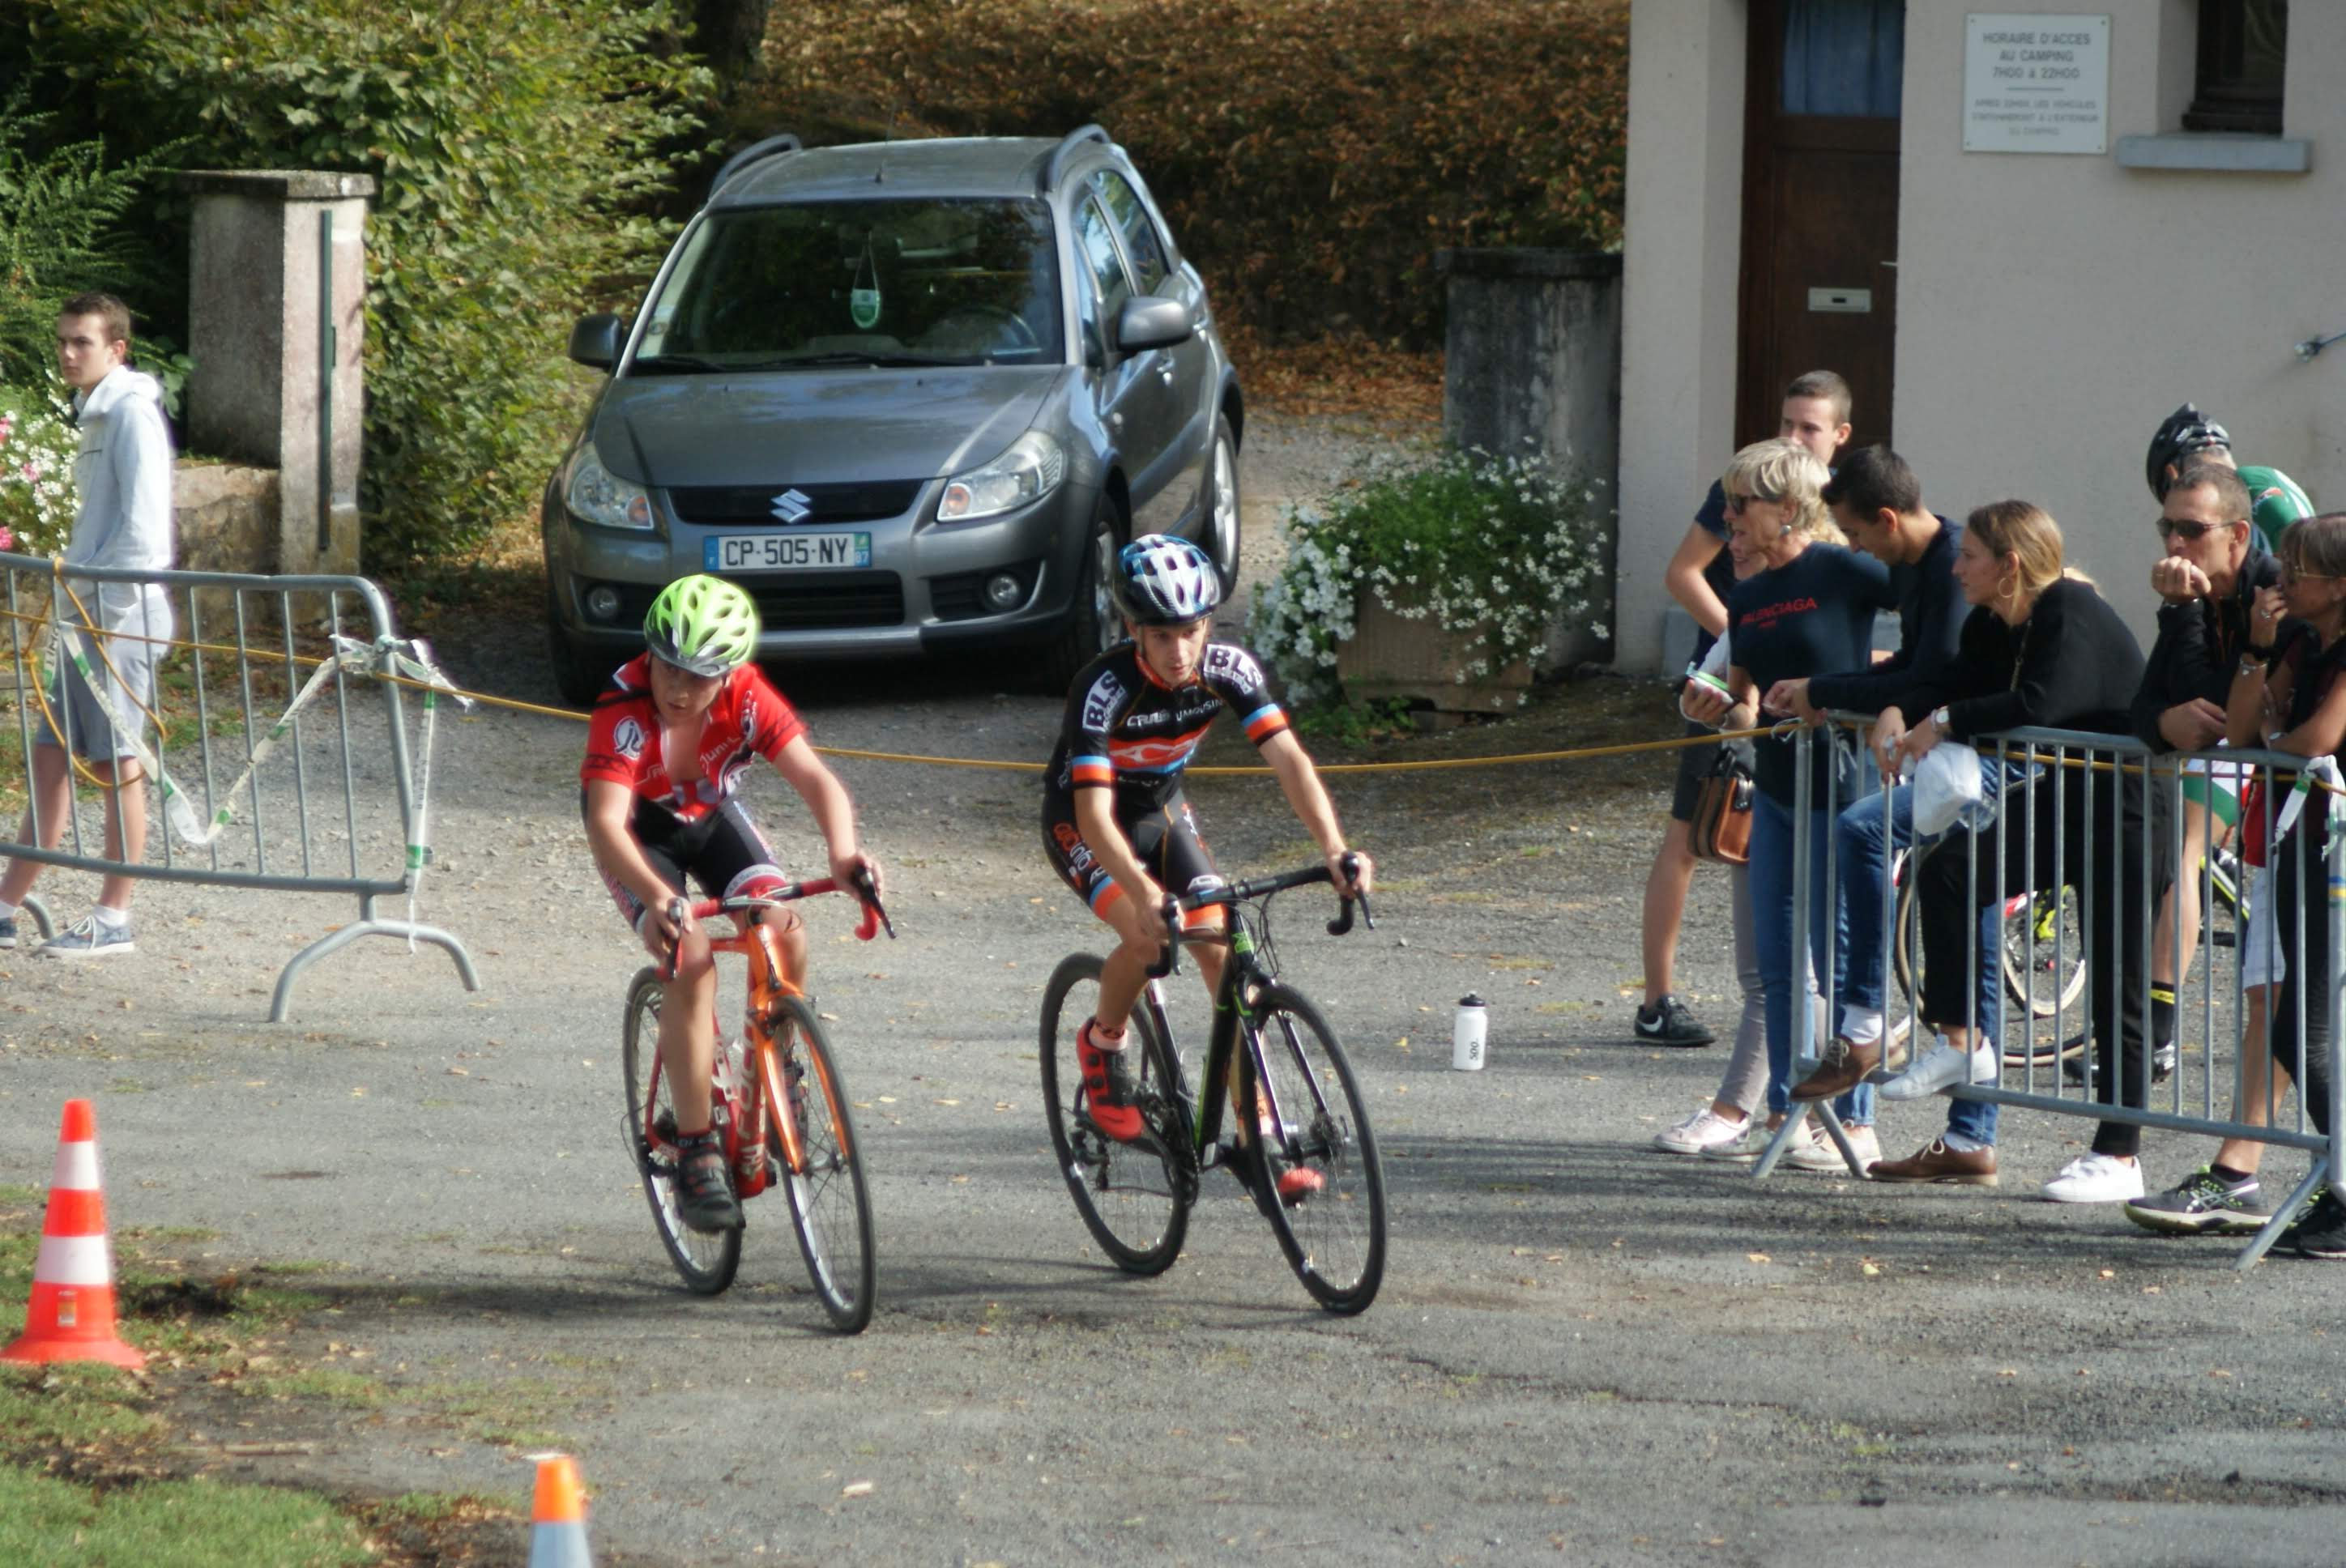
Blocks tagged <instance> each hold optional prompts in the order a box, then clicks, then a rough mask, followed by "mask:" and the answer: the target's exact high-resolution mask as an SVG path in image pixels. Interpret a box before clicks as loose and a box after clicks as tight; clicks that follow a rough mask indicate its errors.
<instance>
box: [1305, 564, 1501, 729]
mask: <svg viewBox="0 0 2346 1568" xmlns="http://www.w3.org/2000/svg"><path fill="white" fill-rule="evenodd" d="M1352 622H1353V630H1352V640H1351V641H1350V642H1347V643H1345V644H1343V645H1342V646H1341V647H1339V648H1338V649H1337V650H1336V677H1337V678H1338V679H1339V680H1341V681H1342V682H1343V683H1344V696H1345V697H1346V699H1347V700H1348V701H1352V702H1380V701H1388V700H1391V699H1392V698H1394V697H1401V698H1404V699H1415V700H1418V701H1423V702H1426V703H1429V704H1431V705H1432V706H1433V708H1434V709H1435V710H1436V711H1437V712H1442V713H1512V712H1513V711H1515V707H1516V705H1517V703H1518V702H1519V701H1520V700H1521V699H1522V697H1523V694H1524V693H1525V691H1527V690H1529V689H1530V688H1531V684H1532V667H1531V665H1530V663H1529V662H1528V661H1518V662H1516V663H1515V664H1511V665H1508V666H1506V667H1504V668H1501V669H1496V670H1494V671H1492V672H1491V673H1490V674H1489V675H1484V676H1475V675H1466V674H1464V671H1465V669H1466V667H1467V666H1468V665H1469V664H1472V663H1473V662H1474V653H1473V652H1472V651H1471V650H1470V648H1469V646H1468V645H1469V644H1471V643H1472V641H1473V636H1472V635H1471V634H1467V633H1460V632H1451V631H1445V630H1443V626H1442V624H1441V623H1440V622H1439V621H1437V620H1435V619H1434V618H1433V616H1431V615H1428V616H1421V617H1419V618H1417V619H1414V620H1413V619H1411V618H1410V617H1408V616H1402V615H1397V614H1395V613H1394V612H1393V611H1392V610H1389V609H1387V608H1386V607H1385V606H1384V605H1383V604H1382V602H1381V601H1380V600H1379V599H1378V598H1377V596H1376V595H1374V594H1373V593H1370V592H1366V591H1363V592H1362V595H1361V596H1360V601H1359V605H1358V607H1357V608H1356V609H1355V611H1354V612H1353V616H1352Z"/></svg>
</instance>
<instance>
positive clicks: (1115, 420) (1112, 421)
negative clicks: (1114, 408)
mask: <svg viewBox="0 0 2346 1568" xmlns="http://www.w3.org/2000/svg"><path fill="white" fill-rule="evenodd" d="M1107 427H1108V429H1110V430H1114V431H1121V430H1123V429H1124V415H1122V414H1120V413H1112V414H1110V415H1108V416H1107Z"/></svg>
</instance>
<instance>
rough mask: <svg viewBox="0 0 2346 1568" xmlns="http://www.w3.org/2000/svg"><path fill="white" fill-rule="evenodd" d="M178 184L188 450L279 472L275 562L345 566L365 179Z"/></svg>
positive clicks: (286, 568) (354, 532) (309, 176)
mask: <svg viewBox="0 0 2346 1568" xmlns="http://www.w3.org/2000/svg"><path fill="white" fill-rule="evenodd" d="M179 182H180V187H181V188H182V189H184V190H186V191H188V192H189V195H190V196H192V197H193V198H194V201H195V214H194V219H195V223H194V227H195V234H194V239H193V243H192V246H191V255H190V257H189V263H190V264H189V302H188V303H189V310H188V352H189V355H190V357H192V358H193V360H194V361H195V368H194V369H193V370H192V371H191V372H189V378H188V393H187V400H188V442H189V445H190V446H191V447H193V448H195V449H196V450H198V451H199V452H203V453H210V454H212V455H215V456H219V457H226V458H230V459H234V460H237V461H240V462H245V463H259V464H260V465H262V466H265V467H269V468H274V469H276V470H277V471H278V473H279V484H278V497H279V502H280V507H279V513H280V524H279V529H278V537H277V540H276V556H275V568H276V570H278V571H280V572H283V573H300V572H354V571H356V570H357V569H358V565H359V511H358V493H359V462H360V455H361V453H362V434H363V433H362V429H361V423H360V422H361V419H362V415H363V413H364V408H365V402H364V400H365V383H364V379H363V375H362V371H361V360H360V351H361V349H362V332H363V330H364V324H365V321H366V252H365V232H366V229H365V225H366V214H367V199H368V198H370V197H372V195H373V194H374V189H375V183H374V180H373V178H372V177H370V176H367V175H363V174H325V173H319V172H315V171H312V170H307V169H254V170H243V171H233V170H219V169H196V170H190V171H189V172H188V173H186V174H183V175H181V176H180V177H179ZM329 254H331V260H325V258H326V257H328V255H329ZM321 275H322V277H321ZM321 282H322V283H325V284H329V285H330V286H331V310H330V311H329V308H328V306H327V303H326V300H325V298H324V297H322V296H323V295H324V294H325V293H326V292H327V290H321ZM328 333H331V337H330V338H329V337H328V336H327V334H328ZM329 366H331V368H329Z"/></svg>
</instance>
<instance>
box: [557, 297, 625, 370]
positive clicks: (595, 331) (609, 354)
mask: <svg viewBox="0 0 2346 1568" xmlns="http://www.w3.org/2000/svg"><path fill="white" fill-rule="evenodd" d="M626 336H627V332H626V330H625V324H624V323H622V322H621V321H620V320H619V318H618V317H617V316H615V315H613V314H611V312H609V311H598V312H597V313H596V314H594V315H592V316H581V317H579V318H578V321H577V322H576V324H575V325H574V326H572V327H571V329H570V357H571V358H572V359H573V360H576V361H577V362H578V363H580V364H582V365H585V366H586V367H587V368H588V369H589V370H597V371H606V372H607V371H608V370H610V368H611V367H612V366H613V365H616V364H617V363H618V362H619V344H620V342H621V341H622V340H624V339H625V338H626Z"/></svg>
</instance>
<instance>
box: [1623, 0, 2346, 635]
mask: <svg viewBox="0 0 2346 1568" xmlns="http://www.w3.org/2000/svg"><path fill="white" fill-rule="evenodd" d="M2010 8H2011V9H2014V10H2019V9H2022V8H2023V7H2021V6H2018V5H2014V6H2011V7H2010ZM2063 8H2065V7H2055V6H2047V7H2046V9H2047V10H2055V9H2063ZM1965 9H1966V8H1965V7H1964V6H1961V5H1927V4H1915V3H1914V0H1909V4H1908V5H1907V7H1906V95H1905V143H1904V150H1903V155H1902V176H1901V184H1900V196H1899V239H1898V255H1899V268H1898V277H1899V304H1898V309H1899V321H1898V371H1897V375H1898V382H1897V395H1898V431H1897V443H1898V447H1899V450H1900V451H1901V452H1902V453H1904V454H1905V455H1906V456H1907V458H1908V459H1909V460H1910V461H1912V462H1913V464H1914V467H1915V471H1916V472H1917V473H1920V474H1921V475H1922V477H1923V489H1924V492H1925V494H1928V495H1929V496H1931V498H1932V501H1933V504H1934V505H1935V506H1936V507H1937V508H1938V509H1939V510H1941V511H1950V510H1953V509H1955V508H1969V507H1971V506H1974V505H1976V504H1980V503H1981V502H1984V501H1992V500H1995V499H1998V498H2000V497H2003V496H2006V495H2015V496H2021V497H2025V498H2026V499H2028V500H2032V501H2035V502H2039V503H2041V504H2044V505H2045V507H2046V508H2047V509H2048V510H2050V511H2051V512H2052V514H2053V515H2054V516H2055V517H2056V518H2058V519H2060V521H2061V524H2062V529H2063V532H2064V533H2065V535H2066V536H2067V538H2068V540H2069V545H2070V550H2069V553H2070V556H2071V559H2072V560H2073V561H2074V562H2075V563H2076V564H2077V565H2081V566H2083V567H2084V568H2085V569H2086V572H2087V573H2089V574H2090V575H2092V576H2094V577H2095V579H2096V581H2097V582H2099V583H2100V585H2101V586H2102V588H2103V591H2104V593H2105V594H2106V596H2108V597H2109V599H2110V600H2111V602H2112V603H2113V604H2115V605H2117V606H2118V607H2119V608H2120V609H2121V610H2123V611H2124V612H2125V614H2126V616H2127V621H2128V623H2129V624H2130V625H2132V626H2134V628H2135V631H2136V634H2137V636H2140V637H2142V638H2143V641H2144V647H2145V648H2146V650H2147V648H2148V646H2149V640H2150V637H2151V636H2152V633H2153V627H2152V616H2153V611H2154V609H2155V602H2154V601H2153V599H2152V597H2151V596H2150V591H2149V584H2148V577H2149V572H2150V563H2151V562H2152V560H2154V559H2155V558H2156V555H2157V536H2156V535H2155V534H2154V533H2153V531H2152V528H2151V520H2152V519H2153V518H2154V517H2156V516H2157V504H2156V503H2155V502H2154V501H2153V500H2152V499H2151V496H2150V492H2149V489H2148V488H2147V486H2146V485H2145V484H2144V482H2143V468H2142V463H2143V451H2144V449H2145V448H2146V447H2147V445H2148V444H2149V443H2150V436H2151V433H2152V432H2153V431H2154V430H2156V429H2157V425H2158V422H2159V421H2160V420H2161V419H2163V418H2165V417H2166V416H2167V414H2168V412H2170V411H2171V410H2172V409H2174V407H2175V406H2176V405H2177V404H2178V403H2179V402H2183V401H2184V400H2185V399H2186V398H2188V399H2190V400H2192V401H2193V402H2197V403H2198V404H2199V406H2200V407H2201V408H2203V409H2206V410H2208V412H2209V413H2210V414H2212V415H2213V416H2214V417H2215V418H2216V419H2218V420H2219V421H2221V422H2222V423H2224V425H2225V427H2226V428H2227V429H2228V430H2229V431H2230V433H2231V435H2232V440H2233V443H2234V446H2235V450H2236V451H2237V452H2238V453H2239V456H2240V460H2241V461H2242V462H2244V463H2266V464H2270V466H2273V467H2276V468H2279V469H2281V470H2283V471H2284V472H2286V473H2289V474H2290V475H2291V476H2292V477H2293V478H2295V479H2296V480H2297V481H2298V483H2300V484H2302V485H2304V486H2305V487H2306V489H2307V490H2308V491H2310V493H2311V494H2312V495H2313V498H2314V500H2315V502H2316V503H2317V504H2321V505H2323V506H2326V507H2330V508H2332V509H2338V508H2346V343H2341V344H2339V345H2337V346H2336V347H2334V348H2332V349H2330V350H2328V351H2325V352H2323V353H2322V354H2321V355H2320V356H2319V357H2318V358H2316V359H2315V360H2313V361H2311V362H2310V363H2306V362H2303V361H2300V360H2299V359H2298V358H2297V356H2296V354H2295V353H2294V352H2293V351H2292V346H2293V345H2294V344H2296V343H2298V342H2300V341H2303V340H2305V339H2308V338H2311V337H2315V336H2318V335H2321V334H2325V333H2329V332H2334V331H2346V262H2341V257H2346V93H2341V92H2340V91H2338V88H2337V85H2336V82H2335V81H2334V79H2331V78H2334V77H2335V76H2336V75H2337V73H2338V71H2339V70H2340V69H2341V67H2346V5H2339V4H2328V5H2292V6H2290V18H2289V27H2290V36H2289V79H2288V84H2287V86H2286V87H2285V89H2284V110H2283V117H2284V127H2283V134H2284V135H2285V136H2287V137H2302V138H2304V139H2306V140H2307V141H2309V142H2310V144H2311V154H2312V158H2311V164H2312V168H2311V172H2310V173H2307V174H2250V173H2242V172H2238V171H2229V170H2228V171H2221V172H2204V173H2203V172H2183V171H2178V170H2168V169H2148V168H2124V167H2121V166H2120V164H2119V161H2118V158H2117V150H2118V138H2119V137H2122V136H2132V135H2154V134H2158V133H2162V132H2170V133H2171V132H2176V131H2178V130H2179V129H2180V127H2181V125H2182V115H2183V110H2184V108H2185V107H2186V105H2187V104H2188V100H2189V97H2190V93H2191V86H2192V72H2193V63H2194V53H2195V36H2194V27H2195V23H2196V19H2197V16H2198V5H2197V4H2196V3H2195V0H2099V3H2098V4H2096V5H2092V6H2086V5H2078V6H2076V9H2078V10H2081V11H2084V10H2097V11H2098V10H2106V11H2107V12H2108V13H2109V14H2110V97H2109V131H2110V152H2109V154H2108V155H2107V156H2105V157H2100V158H2092V157H2084V156H2075V157H2065V156H2061V155H2057V154H2008V153H2007V154H1982V153H1971V154H1966V153H1965V152H1964V151H1963V150H1962V146H1963V138H1962V134H1961V115H1962V99H1963V65H1964V11H1965ZM1625 412H1626V411H1625Z"/></svg>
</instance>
